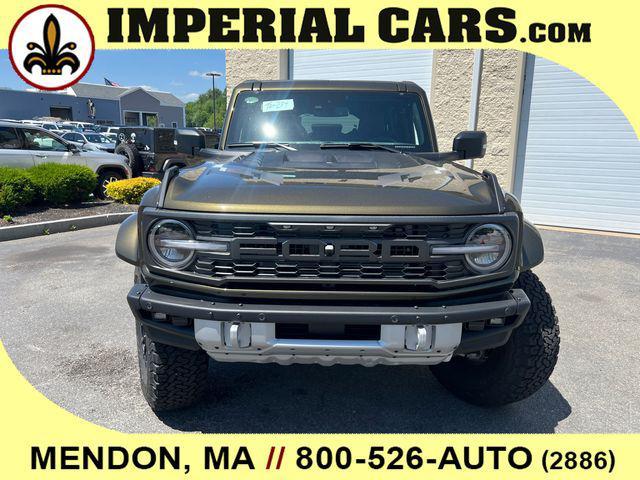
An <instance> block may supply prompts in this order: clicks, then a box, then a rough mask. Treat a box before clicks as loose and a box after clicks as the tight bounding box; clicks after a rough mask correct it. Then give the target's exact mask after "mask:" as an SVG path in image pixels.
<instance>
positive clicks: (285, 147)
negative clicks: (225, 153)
mask: <svg viewBox="0 0 640 480" xmlns="http://www.w3.org/2000/svg"><path fill="white" fill-rule="evenodd" d="M243 147H244V148H247V147H253V148H279V149H281V150H288V151H290V152H295V151H297V149H295V148H293V147H292V146H291V145H289V144H287V143H275V142H245V143H230V144H228V145H227V148H243Z"/></svg>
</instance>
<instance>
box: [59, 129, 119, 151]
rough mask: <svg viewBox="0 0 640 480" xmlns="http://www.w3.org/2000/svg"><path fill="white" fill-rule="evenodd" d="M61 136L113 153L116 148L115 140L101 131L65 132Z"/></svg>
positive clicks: (70, 140)
mask: <svg viewBox="0 0 640 480" xmlns="http://www.w3.org/2000/svg"><path fill="white" fill-rule="evenodd" d="M61 137H62V138H64V139H65V140H68V141H69V142H74V143H79V144H80V145H85V146H91V147H92V148H91V149H92V150H93V149H97V150H103V151H105V152H109V153H113V151H114V150H115V148H116V144H115V142H113V141H112V140H111V139H110V138H109V137H107V136H106V135H104V134H102V133H96V132H65V133H63V134H62V135H61Z"/></svg>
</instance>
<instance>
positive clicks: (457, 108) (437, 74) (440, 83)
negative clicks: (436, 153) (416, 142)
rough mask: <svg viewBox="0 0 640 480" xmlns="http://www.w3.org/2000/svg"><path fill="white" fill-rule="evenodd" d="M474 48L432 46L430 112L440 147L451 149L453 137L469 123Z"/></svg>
mask: <svg viewBox="0 0 640 480" xmlns="http://www.w3.org/2000/svg"><path fill="white" fill-rule="evenodd" d="M472 72H473V50H434V52H433V73H432V76H431V97H430V103H431V115H432V116H433V121H434V124H435V127H436V134H437V136H438V146H439V147H440V150H442V151H444V150H451V146H452V144H453V137H455V136H456V134H457V133H458V132H460V131H462V130H467V126H468V124H469V103H470V100H471V77H472Z"/></svg>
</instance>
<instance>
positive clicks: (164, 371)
mask: <svg viewBox="0 0 640 480" xmlns="http://www.w3.org/2000/svg"><path fill="white" fill-rule="evenodd" d="M136 323H137V325H136V334H137V340H138V364H139V367H140V384H141V386H142V393H143V395H144V398H145V399H146V400H147V403H148V404H149V406H150V407H151V409H152V410H153V411H155V412H161V411H167V410H174V409H178V408H184V407H188V406H190V405H193V404H194V403H196V402H198V401H199V400H201V399H202V396H203V395H204V391H205V386H206V382H207V366H208V364H209V357H208V356H207V354H206V353H205V352H204V351H203V350H186V349H183V348H177V347H173V346H171V345H165V344H163V343H158V342H156V341H154V340H151V339H150V338H149V336H148V335H147V334H146V332H145V327H144V326H142V325H141V324H140V323H139V322H136Z"/></svg>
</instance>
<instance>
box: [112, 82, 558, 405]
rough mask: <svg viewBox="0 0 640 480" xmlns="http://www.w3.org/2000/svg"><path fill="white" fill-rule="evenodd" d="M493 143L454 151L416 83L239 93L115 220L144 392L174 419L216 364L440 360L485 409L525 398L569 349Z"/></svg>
mask: <svg viewBox="0 0 640 480" xmlns="http://www.w3.org/2000/svg"><path fill="white" fill-rule="evenodd" d="M485 147H486V135H485V134H484V133H483V132H476V131H474V132H461V133H460V134H458V135H457V136H456V138H455V139H454V140H453V148H452V150H451V151H445V152H441V151H440V150H439V149H438V144H437V142H436V136H435V131H434V127H433V121H432V118H431V113H430V111H429V105H428V101H427V96H426V95H425V93H424V91H423V90H422V89H420V88H419V87H418V86H417V85H415V84H413V83H409V82H400V83H392V82H329V81H295V82H280V81H278V82H259V81H252V82H245V83H242V84H241V85H239V86H238V87H237V88H236V89H235V90H234V91H233V94H232V97H231V101H230V103H229V109H228V112H227V117H226V119H225V126H224V130H223V132H222V136H221V139H220V146H219V149H217V150H214V151H210V152H209V153H210V154H211V155H210V157H209V160H208V161H207V162H205V163H203V164H202V165H200V166H197V167H192V168H182V169H178V168H177V167H172V168H170V169H169V170H167V172H166V174H165V176H164V179H163V183H162V185H161V186H160V187H157V188H155V189H153V190H150V191H149V192H148V193H147V194H146V195H145V197H144V199H143V201H142V203H141V205H140V209H139V211H138V213H137V215H135V216H133V217H131V218H130V219H128V220H127V221H126V222H125V223H124V224H122V226H121V228H120V231H119V234H118V239H117V245H116V252H117V254H118V256H119V257H120V258H121V259H123V260H125V261H127V262H129V263H131V264H133V265H135V266H136V273H135V285H134V287H133V288H132V289H131V292H130V293H129V296H128V301H129V304H130V306H131V309H132V311H133V314H134V316H135V319H136V329H137V336H138V347H139V361H140V376H141V381H142V388H143V391H144V394H145V397H146V398H147V400H148V402H149V404H150V405H151V407H152V408H153V409H155V410H165V409H172V408H178V407H183V406H186V405H189V404H191V403H193V402H194V401H196V400H197V399H199V398H200V396H201V395H202V393H203V391H204V389H205V387H206V382H207V369H208V364H209V362H208V358H209V357H212V358H213V359H214V360H217V361H222V362H258V363H268V362H276V363H279V364H284V365H287V364H292V363H318V364H321V365H333V364H359V365H366V366H371V365H377V364H384V365H408V364H418V365H429V366H430V368H431V369H432V371H433V373H434V374H435V376H436V377H437V378H438V380H440V382H442V383H443V384H444V385H445V386H446V387H447V388H448V389H450V390H451V391H452V392H453V393H454V394H456V395H458V396H460V397H462V398H463V399H465V400H467V401H469V402H471V403H474V404H479V405H503V404H507V403H510V402H515V401H518V400H522V399H523V398H526V397H528V396H529V395H531V394H533V393H534V392H535V391H536V390H538V389H539V388H540V387H541V386H542V385H543V384H544V383H545V382H546V381H547V379H548V378H549V376H550V375H551V372H552V370H553V368H554V366H555V364H556V359H557V356H558V349H559V334H558V322H557V318H556V315H555V312H554V309H553V306H552V304H551V299H550V297H549V295H548V294H547V292H546V290H545V288H544V286H543V285H542V283H541V282H540V280H539V279H538V277H537V276H536V275H535V274H534V273H532V272H531V269H532V268H533V267H535V266H536V265H538V264H539V263H540V262H542V259H543V246H542V241H541V238H540V235H539V234H538V232H537V230H536V229H535V227H534V226H533V225H532V224H530V223H528V222H526V221H525V220H524V218H523V216H522V211H521V209H520V206H519V204H518V201H517V200H516V199H515V198H514V197H513V196H512V195H510V194H507V193H504V192H503V191H502V190H501V188H500V186H499V185H498V181H497V179H496V177H495V175H493V174H492V173H491V172H488V171H484V172H482V173H479V172H476V171H474V170H471V169H469V168H467V167H465V166H463V165H460V164H458V163H456V161H458V160H464V159H469V158H480V157H482V156H483V155H484V152H485Z"/></svg>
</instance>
